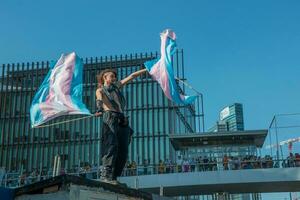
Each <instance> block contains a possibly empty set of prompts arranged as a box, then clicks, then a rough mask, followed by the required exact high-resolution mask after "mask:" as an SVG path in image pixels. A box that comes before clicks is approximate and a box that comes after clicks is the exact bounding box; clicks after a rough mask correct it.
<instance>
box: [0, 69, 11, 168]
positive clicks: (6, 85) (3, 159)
mask: <svg viewBox="0 0 300 200" xmlns="http://www.w3.org/2000/svg"><path fill="white" fill-rule="evenodd" d="M4 69H5V66H4V65H3V77H6V80H5V82H6V83H5V92H4V99H3V110H4V115H3V125H2V130H1V134H2V142H1V144H2V146H1V155H3V157H2V159H1V163H0V164H1V166H5V167H7V166H6V162H5V161H6V160H7V157H6V155H5V154H6V152H5V149H6V148H7V141H6V140H5V138H6V135H7V132H6V125H7V124H6V121H7V120H6V118H7V117H6V109H7V108H6V105H7V93H8V71H9V64H8V65H6V75H5V70H4ZM3 82H4V80H3ZM2 87H3V86H2ZM2 91H3V90H2Z"/></svg>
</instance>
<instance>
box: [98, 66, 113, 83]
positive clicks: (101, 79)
mask: <svg viewBox="0 0 300 200" xmlns="http://www.w3.org/2000/svg"><path fill="white" fill-rule="evenodd" d="M108 72H112V73H114V74H115V76H116V77H117V70H115V69H105V70H102V71H101V72H100V74H98V75H97V81H98V87H101V86H102V85H103V84H104V78H103V77H104V74H106V73H108Z"/></svg>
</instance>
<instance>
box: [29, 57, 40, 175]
mask: <svg viewBox="0 0 300 200" xmlns="http://www.w3.org/2000/svg"><path fill="white" fill-rule="evenodd" d="M31 68H32V69H31V70H32V74H31V90H30V102H32V99H33V95H34V92H35V85H36V84H35V82H36V80H37V77H38V76H37V71H36V69H35V65H34V63H33V62H32V63H31ZM34 71H35V73H36V75H35V76H36V77H34ZM35 132H36V130H35V129H31V132H29V133H31V138H30V146H31V155H30V156H29V159H31V164H30V169H29V170H32V167H33V164H34V163H33V161H34V159H33V158H34V157H33V156H34V146H35V145H34V136H35Z"/></svg>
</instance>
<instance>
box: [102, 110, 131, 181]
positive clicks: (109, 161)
mask: <svg viewBox="0 0 300 200" xmlns="http://www.w3.org/2000/svg"><path fill="white" fill-rule="evenodd" d="M132 134H133V130H132V129H131V128H130V127H129V126H121V125H119V114H118V113H114V112H105V113H104V115H103V125H102V137H101V154H102V155H101V156H102V165H103V171H102V173H103V176H104V177H106V178H112V179H116V178H117V177H118V176H121V174H122V171H123V169H124V166H125V164H126V161H127V157H128V145H129V143H130V138H131V135H132Z"/></svg>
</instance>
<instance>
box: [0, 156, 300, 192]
mask: <svg viewBox="0 0 300 200" xmlns="http://www.w3.org/2000/svg"><path fill="white" fill-rule="evenodd" d="M288 167H300V160H287V159H284V160H282V159H281V160H242V161H240V162H231V161H229V162H209V163H195V164H182V165H177V164H169V165H168V164H167V165H147V166H143V165H137V166H132V167H130V168H124V170H123V173H122V176H143V175H153V174H170V173H189V172H190V173H193V172H208V171H224V170H225V171H226V170H247V169H270V168H288ZM52 174H53V171H48V172H47V174H46V175H41V174H39V175H37V174H36V175H29V176H25V175H24V174H23V175H20V174H18V173H7V174H5V176H4V177H3V179H2V181H1V180H0V186H2V187H10V188H15V187H21V186H24V185H27V184H31V183H34V182H37V181H41V180H45V179H49V178H52V177H53V176H52ZM63 174H69V175H76V176H81V177H84V178H88V179H99V178H100V175H101V167H97V168H92V169H89V170H82V169H81V170H79V169H77V172H74V173H64V172H63Z"/></svg>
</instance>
